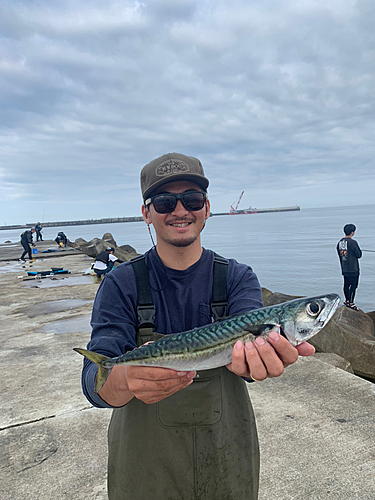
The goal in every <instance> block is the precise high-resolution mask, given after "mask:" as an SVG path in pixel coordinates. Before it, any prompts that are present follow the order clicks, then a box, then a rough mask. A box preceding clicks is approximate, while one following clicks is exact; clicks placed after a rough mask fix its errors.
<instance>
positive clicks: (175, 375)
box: [99, 365, 196, 407]
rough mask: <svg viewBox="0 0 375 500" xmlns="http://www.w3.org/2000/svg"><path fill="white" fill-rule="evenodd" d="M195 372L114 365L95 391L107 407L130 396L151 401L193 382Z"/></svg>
mask: <svg viewBox="0 0 375 500" xmlns="http://www.w3.org/2000/svg"><path fill="white" fill-rule="evenodd" d="M195 375H196V372H194V371H190V372H177V371H175V370H170V369H168V368H153V367H148V366H129V365H128V366H125V365H122V366H120V365H119V366H115V367H114V368H113V370H112V372H111V374H110V376H109V377H108V380H107V381H106V383H105V384H104V386H103V388H102V389H101V390H100V391H99V396H100V397H101V398H102V399H103V400H104V401H106V402H107V403H108V404H110V405H111V406H117V407H118V406H123V405H125V404H126V403H128V402H129V401H130V400H131V399H132V398H133V397H136V398H137V399H139V400H140V401H143V402H144V403H146V404H153V403H157V402H159V401H161V400H162V399H165V398H167V397H168V396H171V395H172V394H174V393H175V392H177V391H180V390H181V389H184V388H185V387H187V386H188V385H190V384H191V383H192V382H193V378H194V377H195Z"/></svg>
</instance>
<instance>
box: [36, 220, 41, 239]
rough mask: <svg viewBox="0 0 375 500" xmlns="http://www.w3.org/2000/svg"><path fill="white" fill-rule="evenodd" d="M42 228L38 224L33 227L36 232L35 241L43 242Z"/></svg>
mask: <svg viewBox="0 0 375 500" xmlns="http://www.w3.org/2000/svg"><path fill="white" fill-rule="evenodd" d="M42 229H43V228H42V226H41V225H40V222H38V224H37V225H36V226H35V231H36V241H39V240H40V241H43V238H42Z"/></svg>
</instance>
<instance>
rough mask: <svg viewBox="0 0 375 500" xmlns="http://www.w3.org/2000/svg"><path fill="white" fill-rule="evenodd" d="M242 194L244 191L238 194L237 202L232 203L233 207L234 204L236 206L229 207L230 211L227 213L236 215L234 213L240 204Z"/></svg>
mask: <svg viewBox="0 0 375 500" xmlns="http://www.w3.org/2000/svg"><path fill="white" fill-rule="evenodd" d="M244 192H245V191H242V193H241V194H240V197H239V198H238V200H236V201H235V202H233V205H234V204H236V206H235V207H233V205H231V206H230V210H229V212H230V213H231V214H233V213H236V212H237V208H238V205H239V204H240V201H241V198H242V196H243V194H244Z"/></svg>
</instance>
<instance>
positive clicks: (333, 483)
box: [0, 251, 375, 500]
mask: <svg viewBox="0 0 375 500" xmlns="http://www.w3.org/2000/svg"><path fill="white" fill-rule="evenodd" d="M6 255H9V254H6V253H3V254H1V251H0V260H1V258H4V256H5V257H6ZM17 258H18V257H17ZM91 262H92V259H90V258H89V257H87V256H85V255H83V254H78V253H76V252H73V253H70V254H69V255H67V254H65V253H63V252H61V253H60V254H59V255H58V256H57V255H56V256H53V257H52V256H50V255H48V258H46V259H43V258H41V259H38V260H37V261H36V262H35V264H33V267H32V269H33V270H39V269H40V270H46V269H49V268H51V267H64V268H66V269H69V270H70V271H72V275H68V276H66V277H65V278H64V279H62V278H61V279H60V280H59V281H58V280H49V281H48V279H47V278H46V279H44V280H39V281H38V280H35V281H33V282H32V285H33V287H32V288H27V287H26V285H29V284H30V282H29V281H23V280H22V279H21V278H18V276H25V275H26V271H27V270H28V269H29V267H28V266H25V267H22V265H21V263H19V262H15V261H10V260H7V261H4V260H3V261H2V262H1V261H0V322H1V325H2V328H1V330H0V340H1V350H0V363H1V374H2V391H1V399H0V484H1V486H0V498H1V499H2V500H23V499H25V500H47V499H48V500H60V499H73V500H81V499H82V500H83V499H85V500H87V499H95V500H96V499H98V500H105V499H107V494H106V458H107V449H106V431H107V426H108V421H109V418H110V414H111V411H110V410H98V409H93V408H91V407H90V405H89V404H88V402H87V401H86V399H85V398H84V397H83V396H82V394H81V388H80V371H81V366H82V358H81V357H80V356H79V355H77V354H76V353H75V352H74V351H73V350H72V348H73V347H83V346H85V345H86V343H87V341H88V339H89V336H90V332H89V324H88V317H89V314H90V310H91V306H92V301H93V298H94V296H95V293H96V290H97V288H98V283H96V282H95V279H94V278H92V280H91V281H90V280H89V281H88V282H86V283H85V284H75V285H70V286H67V285H69V280H70V279H72V278H73V277H79V276H80V275H82V273H83V272H84V271H85V270H86V269H87V268H88V267H89V265H90V263H91ZM38 266H39V267H38ZM57 281H58V283H57ZM42 282H43V284H44V283H46V284H47V285H50V286H49V287H47V288H45V287H43V288H39V286H41V284H42ZM56 284H58V285H59V286H54V285H56ZM61 322H62V323H61ZM56 324H59V328H58V329H56ZM64 325H65V326H66V327H64ZM56 331H58V332H61V333H54V332H56ZM249 391H250V395H251V398H252V401H253V405H254V409H255V412H256V415H257V422H258V430H259V437H260V444H261V488H260V496H259V499H260V500H266V499H267V500H274V499H277V500H299V499H301V500H302V499H314V500H319V499H322V500H342V499H344V498H345V499H349V500H354V499H361V500H367V499H368V500H370V499H371V500H373V499H374V498H375V445H374V442H375V440H374V430H375V426H374V410H375V404H374V403H375V385H374V384H372V383H370V382H368V381H366V380H363V379H360V378H358V377H356V376H354V375H352V374H351V373H348V372H346V371H343V370H340V369H338V368H336V367H334V366H331V365H328V364H326V363H324V362H322V361H320V360H319V359H314V358H309V359H304V358H301V359H299V361H298V362H297V363H296V364H295V365H293V366H291V367H289V368H288V369H287V370H286V371H285V373H284V375H283V376H282V377H280V378H277V379H272V380H271V379H269V380H266V381H264V382H261V383H253V384H251V385H249ZM156 500H159V499H156ZM160 500H162V499H160ZM163 500H164V499H163ZM239 500H240V499H239Z"/></svg>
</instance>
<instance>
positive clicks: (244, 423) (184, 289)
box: [82, 153, 314, 500]
mask: <svg viewBox="0 0 375 500" xmlns="http://www.w3.org/2000/svg"><path fill="white" fill-rule="evenodd" d="M140 180H141V191H142V196H143V205H142V215H143V219H144V221H145V223H146V225H147V228H148V231H149V233H150V236H151V239H152V240H153V238H152V234H151V230H150V226H151V225H152V226H153V227H154V231H155V235H156V245H155V244H154V242H153V247H152V248H151V249H150V250H148V251H147V252H146V253H145V254H144V255H143V256H141V257H138V258H136V259H133V261H130V262H126V263H123V264H121V265H119V266H117V267H116V268H115V269H114V270H113V271H112V272H111V273H109V274H108V275H107V277H106V279H105V280H104V281H103V282H102V283H101V285H100V287H99V290H98V292H97V295H96V298H95V301H94V305H93V311H92V318H91V325H92V335H91V340H90V342H89V343H88V346H87V349H89V350H91V351H95V352H97V353H99V354H104V355H106V356H110V357H115V356H120V355H122V354H123V353H124V352H126V351H129V350H132V349H135V348H136V347H137V345H141V344H144V343H146V342H147V341H152V340H155V339H157V338H158V334H157V333H156V332H160V333H163V334H171V333H176V332H183V331H187V330H190V329H192V328H195V327H200V326H203V325H207V324H211V323H212V321H214V320H215V319H217V318H220V317H223V314H227V315H232V314H236V313H240V312H244V311H249V310H253V309H256V308H259V307H261V306H262V295H261V288H260V285H259V282H258V279H257V277H256V275H255V273H254V272H253V270H252V269H251V267H249V266H247V265H244V264H240V263H238V262H237V261H235V260H234V259H224V258H222V257H220V256H218V255H216V254H215V253H214V252H213V251H212V250H209V249H206V248H203V247H202V245H201V231H202V230H203V229H204V227H205V224H206V221H207V219H208V217H209V215H210V202H209V199H208V196H207V188H208V185H209V180H208V179H207V178H206V176H205V173H204V170H203V167H202V164H201V162H200V161H199V160H198V159H197V158H193V157H189V156H185V155H183V154H179V153H169V154H165V155H163V156H161V157H159V158H156V159H155V160H153V161H151V162H150V163H148V164H147V165H146V166H144V167H143V169H142V171H141V179H140ZM218 269H219V270H220V272H218ZM223 276H224V277H223ZM217 292H219V293H217ZM223 296H224V300H222V299H223ZM313 353H314V348H313V347H312V346H311V345H310V344H307V343H306V342H304V343H301V344H300V345H299V346H297V347H293V346H292V345H291V344H290V343H289V342H288V341H287V340H286V339H285V338H284V337H282V336H281V335H279V334H278V333H276V332H272V333H270V338H269V341H265V340H263V339H262V338H257V339H256V340H255V342H247V343H246V345H243V343H242V342H241V341H238V342H237V343H236V344H235V347H234V348H233V352H232V360H231V363H230V364H228V365H227V366H226V367H225V366H224V367H221V368H215V369H210V370H204V371H199V372H198V373H196V372H195V371H188V372H186V371H181V372H179V371H176V370H172V369H166V368H157V367H145V366H129V365H128V366H125V365H117V366H115V367H114V368H113V369H112V371H111V373H110V375H109V377H108V379H107V381H106V382H105V384H104V386H103V387H102V388H101V389H99V391H98V393H95V379H96V374H97V368H98V367H97V365H96V364H95V363H93V362H91V361H89V360H87V359H85V361H84V366H83V371H82V388H83V392H84V394H85V396H86V397H87V399H88V401H89V402H90V403H91V404H92V405H94V406H96V407H100V408H113V412H112V418H111V422H110V425H109V429H108V496H109V499H110V500H123V499H128V498H131V499H132V500H144V499H145V498H158V499H162V498H163V499H164V498H165V499H167V498H173V499H177V498H178V499H182V500H188V499H189V500H190V499H192V498H197V499H198V498H199V499H205V500H211V499H212V500H214V499H215V500H234V499H235V500H241V499H242V500H245V499H246V500H256V499H257V498H258V487H259V462H260V458H259V446H258V437H257V429H256V423H255V417H254V413H253V409H252V405H251V402H250V398H249V394H248V390H247V383H246V381H249V382H251V381H261V380H264V379H265V378H267V377H278V376H280V375H281V374H282V373H283V371H284V368H285V367H286V366H288V365H291V364H292V363H294V362H295V361H296V360H297V358H298V355H302V356H309V355H312V354H313Z"/></svg>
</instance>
